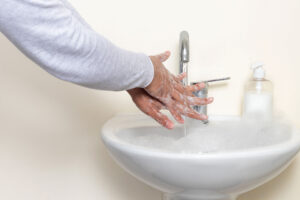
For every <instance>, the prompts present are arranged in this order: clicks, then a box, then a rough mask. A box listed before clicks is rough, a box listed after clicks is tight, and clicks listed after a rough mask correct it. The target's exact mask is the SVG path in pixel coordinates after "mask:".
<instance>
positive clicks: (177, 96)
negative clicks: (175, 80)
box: [172, 90, 188, 105]
mask: <svg viewBox="0 0 300 200" xmlns="http://www.w3.org/2000/svg"><path fill="white" fill-rule="evenodd" d="M172 98H173V99H174V100H175V101H176V103H180V104H183V105H188V100H187V97H186V96H185V95H183V94H181V93H180V92H178V91H177V90H174V91H173V92H172Z"/></svg>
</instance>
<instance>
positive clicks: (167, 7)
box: [0, 0, 300, 200]
mask: <svg viewBox="0 0 300 200" xmlns="http://www.w3.org/2000/svg"><path fill="white" fill-rule="evenodd" d="M71 3H73V5H74V6H75V7H76V8H77V9H78V10H79V12H80V13H81V14H82V15H83V16H84V18H85V19H86V20H87V21H88V22H89V23H90V24H91V25H92V27H93V28H94V29H96V30H97V31H98V32H100V33H102V34H103V35H105V36H106V37H107V38H110V39H111V40H112V41H113V42H114V43H116V44H117V45H119V46H121V47H123V48H127V49H130V50H134V51H140V52H145V53H147V54H155V53H159V52H161V51H164V50H167V49H169V50H171V51H172V53H173V56H172V57H171V58H170V60H169V61H167V62H166V66H167V67H168V69H170V70H171V71H172V72H174V73H177V72H178V37H179V32H180V31H181V30H183V29H186V30H188V31H189V33H190V42H191V65H190V77H191V80H192V81H196V80H203V79H206V78H218V77H222V76H225V75H229V76H231V77H232V80H230V81H229V82H228V84H225V85H221V86H217V87H212V88H211V90H210V95H211V96H214V97H215V99H216V100H215V103H214V104H213V105H211V106H209V113H210V114H212V113H213V114H239V113H240V105H241V101H242V92H243V86H244V83H245V81H246V79H247V77H248V75H249V74H250V70H249V63H250V61H253V60H261V61H263V62H265V63H266V70H267V76H268V78H269V79H271V80H272V81H273V83H274V85H275V91H274V93H275V96H274V97H275V108H276V111H277V113H279V114H280V115H284V116H285V117H286V118H288V119H290V120H291V121H292V122H293V123H294V124H295V126H298V127H299V128H300V118H299V114H300V109H299V106H298V103H299V102H300V92H299V84H300V78H299V76H300V60H299V47H300V39H299V35H300V26H299V19H300V12H299V10H300V1H299V0H287V1H283V0H281V1H280V0H269V1H267V0H264V1H262V0H243V1H239V0H226V1H224V0H219V1H217V0H209V1H204V0H186V1H183V0H180V1H178V0H152V1H143V0H142V1H141V0H126V1H123V0H110V1H103V0H102V1H93V0H85V1H81V0H71ZM137 111H138V110H137V109H136V108H135V106H134V105H133V103H132V102H131V100H130V98H129V96H128V95H127V94H126V93H125V92H106V91H96V90H90V89H86V88H83V87H79V86H76V85H72V84H70V83H66V82H63V81H60V80H58V79H55V78H54V77H52V76H50V75H49V74H47V73H46V72H44V71H43V70H41V69H40V68H39V67H38V66H36V65H35V64H34V63H33V62H32V61H30V60H28V59H27V58H26V57H25V56H24V55H22V54H21V53H20V52H19V51H18V50H17V49H16V48H15V47H14V46H13V45H12V44H11V43H10V42H9V41H8V40H7V39H6V38H5V37H4V36H3V35H0V199H5V200H19V199H22V200H27V199H28V200H82V199H87V200H96V199H97V200H98V199H105V200H106V199H107V200H140V199H143V200H158V199H160V195H161V194H160V192H158V191H157V190H155V189H152V188H150V187H148V186H146V185H145V184H143V183H141V182H139V181H138V180H136V179H134V178H133V177H131V176H130V175H128V174H127V173H126V172H124V171H123V170H122V169H120V168H119V167H118V166H117V165H116V164H115V163H114V162H113V161H112V159H111V158H110V157H109V155H108V154H107V152H106V151H105V148H104V146H103V144H102V143H101V140H100V137H99V134H100V130H101V127H102V125H103V123H104V122H105V121H106V120H107V119H109V118H110V117H112V116H113V115H114V114H116V113H118V112H137ZM299 184H300V160H299V159H298V160H296V161H295V162H294V163H293V164H292V165H291V167H289V168H288V169H287V170H286V171H285V172H284V173H283V174H282V175H280V176H279V177H278V178H276V179H275V180H273V181H271V182H270V183H268V184H265V185H264V186H262V187H260V188H258V189H256V190H254V191H251V192H249V193H247V194H245V195H243V196H241V197H240V198H239V199H240V200H254V199H255V200H262V199H263V200H282V199H289V200H298V199H299V195H300V191H299Z"/></svg>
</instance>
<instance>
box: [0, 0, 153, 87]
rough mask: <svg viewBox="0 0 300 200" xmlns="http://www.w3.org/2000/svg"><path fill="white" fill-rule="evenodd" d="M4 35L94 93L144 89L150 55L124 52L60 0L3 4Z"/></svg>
mask: <svg viewBox="0 0 300 200" xmlns="http://www.w3.org/2000/svg"><path fill="white" fill-rule="evenodd" d="M0 2H1V6H0V31H1V32H2V33H3V34H4V35H6V37H7V38H8V39H9V40H10V41H11V42H13V43H14V44H15V45H16V46H17V47H18V48H19V49H20V50H21V51H22V52H23V53H24V54H25V55H27V56H28V57H29V58H30V59H32V60H33V61H34V62H36V63H37V64H38V65H40V66H41V67H42V68H43V69H45V70H46V71H47V72H49V73H50V74H52V75H54V76H56V77H58V78H60V79H62V80H66V81H70V82H73V83H76V84H79V85H82V86H86V87H89V88H95V89H102V90H127V89H131V88H137V87H141V88H144V87H146V86H148V85H149V84H150V82H151V81H152V79H153V74H154V72H153V65H152V63H151V60H150V59H149V57H148V56H146V55H144V54H140V53H134V52H130V51H126V50H123V49H120V48H118V47H116V46H115V45H113V44H112V43H111V42H110V41H108V40H107V39H105V38H104V37H103V36H101V35H99V34H97V33H96V32H95V31H94V30H92V29H91V28H90V27H89V26H88V25H87V24H86V23H85V22H84V20H83V19H81V18H80V16H79V15H78V14H77V13H76V11H75V10H74V9H72V7H71V6H70V5H69V4H68V3H67V2H65V1H60V0H0Z"/></svg>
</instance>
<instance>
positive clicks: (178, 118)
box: [168, 106, 184, 124]
mask: <svg viewBox="0 0 300 200" xmlns="http://www.w3.org/2000/svg"><path fill="white" fill-rule="evenodd" d="M175 107H176V106H172V107H168V110H169V111H170V113H171V114H172V116H173V117H174V119H175V120H176V121H177V122H178V123H181V124H183V123H184V119H183V118H182V117H181V113H180V111H179V110H177V109H176V108H175ZM174 108H175V109H174Z"/></svg>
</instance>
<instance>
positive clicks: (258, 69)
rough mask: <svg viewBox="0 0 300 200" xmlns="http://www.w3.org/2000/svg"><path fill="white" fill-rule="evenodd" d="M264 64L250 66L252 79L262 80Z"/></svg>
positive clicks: (258, 63)
mask: <svg viewBox="0 0 300 200" xmlns="http://www.w3.org/2000/svg"><path fill="white" fill-rule="evenodd" d="M263 66H264V63H262V62H256V63H254V64H253V65H251V69H253V78H255V79H262V78H264V77H265V70H264V68H263Z"/></svg>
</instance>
